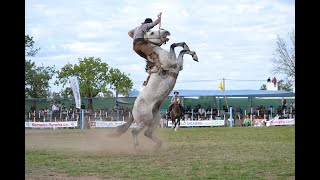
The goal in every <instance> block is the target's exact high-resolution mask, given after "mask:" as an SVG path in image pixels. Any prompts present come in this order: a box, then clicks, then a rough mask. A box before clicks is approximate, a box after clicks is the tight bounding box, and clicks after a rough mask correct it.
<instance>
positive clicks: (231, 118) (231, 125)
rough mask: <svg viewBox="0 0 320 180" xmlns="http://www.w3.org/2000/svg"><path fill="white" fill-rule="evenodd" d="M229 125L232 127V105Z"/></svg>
mask: <svg viewBox="0 0 320 180" xmlns="http://www.w3.org/2000/svg"><path fill="white" fill-rule="evenodd" d="M230 127H232V106H230Z"/></svg>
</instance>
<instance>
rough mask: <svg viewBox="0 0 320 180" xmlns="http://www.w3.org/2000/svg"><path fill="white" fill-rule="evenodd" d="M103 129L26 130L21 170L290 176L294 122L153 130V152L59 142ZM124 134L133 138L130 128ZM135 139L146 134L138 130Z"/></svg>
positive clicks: (110, 175)
mask: <svg viewBox="0 0 320 180" xmlns="http://www.w3.org/2000/svg"><path fill="white" fill-rule="evenodd" d="M105 131H110V129H88V130H77V129H62V130H49V129H48V130H26V151H25V152H26V158H25V159H26V160H25V168H26V169H25V173H26V174H28V173H32V174H34V173H50V172H55V173H63V174H67V175H69V176H87V175H88V174H89V175H92V176H95V177H100V178H105V179H295V140H294V139H295V137H294V135H295V128H294V126H277V127H259V128H254V127H233V128H230V127H213V128H209V127H208V128H182V129H181V130H179V131H178V132H175V131H174V130H172V129H169V128H168V129H157V131H156V132H155V134H156V135H157V136H158V137H160V139H162V140H163V141H164V142H165V144H166V146H167V147H166V148H165V149H163V150H161V151H160V152H157V153H156V152H148V151H147V152H143V153H136V154H135V153H113V152H103V151H94V150H91V151H88V152H87V151H81V150H79V151H72V149H71V150H70V149H69V150H66V149H65V148H64V147H63V145H64V144H65V143H66V142H71V141H72V142H81V141H82V140H83V138H84V137H86V136H94V135H95V134H101V132H105ZM125 136H127V138H129V140H128V142H129V143H133V142H132V139H131V137H130V136H131V131H130V130H129V131H128V132H126V134H125ZM61 137H64V138H61ZM138 138H139V140H140V139H146V137H144V136H143V132H141V133H140V134H139V137H138ZM50 143H54V144H55V146H54V147H55V148H51V147H53V146H52V144H50ZM150 144H152V142H151V143H150ZM57 147H58V148H57Z"/></svg>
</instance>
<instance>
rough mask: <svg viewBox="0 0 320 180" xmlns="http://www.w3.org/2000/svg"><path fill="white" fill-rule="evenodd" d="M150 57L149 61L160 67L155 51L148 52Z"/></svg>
mask: <svg viewBox="0 0 320 180" xmlns="http://www.w3.org/2000/svg"><path fill="white" fill-rule="evenodd" d="M150 59H151V60H150V61H151V62H152V63H154V65H156V66H157V67H158V68H160V67H161V64H160V60H159V55H158V54H157V53H155V52H153V53H151V54H150Z"/></svg>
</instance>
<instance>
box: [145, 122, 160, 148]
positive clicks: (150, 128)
mask: <svg viewBox="0 0 320 180" xmlns="http://www.w3.org/2000/svg"><path fill="white" fill-rule="evenodd" d="M155 129H156V126H155V125H154V124H152V125H150V126H148V129H147V130H146V131H145V132H144V135H145V136H147V137H148V138H150V139H151V140H152V141H154V142H155V143H156V146H155V150H159V148H160V147H161V145H162V141H161V140H160V139H158V138H157V137H155V136H154V135H153V132H154V130H155Z"/></svg>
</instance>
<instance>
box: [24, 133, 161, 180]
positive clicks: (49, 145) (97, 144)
mask: <svg viewBox="0 0 320 180" xmlns="http://www.w3.org/2000/svg"><path fill="white" fill-rule="evenodd" d="M112 132H113V130H112V129H86V130H81V129H74V130H73V129H40V130H39V129H38V130H29V129H28V130H26V131H25V148H26V149H34V150H41V149H42V150H53V151H58V152H75V153H85V154H88V153H89V154H103V153H107V154H136V153H139V154H141V153H142V154H144V153H153V152H154V145H155V143H154V142H153V141H152V140H150V139H149V138H147V137H145V136H144V135H143V133H144V131H141V132H140V134H139V135H138V140H139V149H138V150H139V151H138V152H135V151H134V147H133V139H132V135H131V131H130V129H129V130H128V131H127V132H126V133H125V134H123V135H122V136H120V137H111V133H112ZM154 135H156V134H154ZM156 136H157V135H156ZM157 137H159V136H157ZM159 138H160V139H161V140H163V144H162V147H161V149H160V150H165V149H167V145H166V143H165V140H164V138H163V137H159ZM25 178H26V179H27V180H31V179H32V180H38V179H39V180H44V179H46V180H47V179H48V180H51V179H56V180H61V179H68V180H69V179H70V180H73V179H80V180H84V179H87V180H94V179H97V180H99V178H98V177H94V176H92V175H90V174H88V175H87V176H81V177H80V176H79V177H68V176H67V175H65V174H59V173H49V174H45V173H44V174H39V173H26V174H25Z"/></svg>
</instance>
